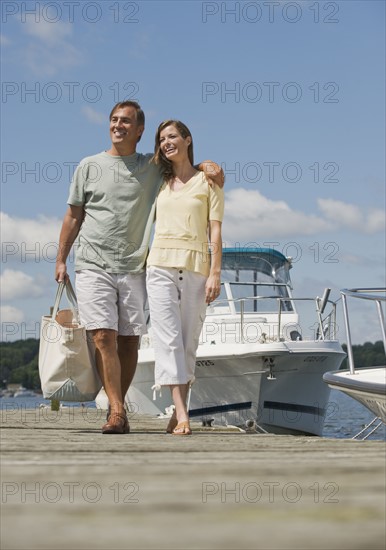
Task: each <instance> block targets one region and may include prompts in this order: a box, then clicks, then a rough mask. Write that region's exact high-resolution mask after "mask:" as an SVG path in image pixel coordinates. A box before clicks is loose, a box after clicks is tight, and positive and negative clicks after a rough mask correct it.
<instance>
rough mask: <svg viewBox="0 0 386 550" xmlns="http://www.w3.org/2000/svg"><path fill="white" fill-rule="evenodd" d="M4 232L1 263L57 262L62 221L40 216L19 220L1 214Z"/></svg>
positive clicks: (3, 213)
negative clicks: (16, 261)
mask: <svg viewBox="0 0 386 550" xmlns="http://www.w3.org/2000/svg"><path fill="white" fill-rule="evenodd" d="M0 227H1V231H2V249H1V254H2V262H4V263H7V262H10V261H15V260H18V261H21V262H22V263H25V262H36V263H37V262H40V261H47V262H49V263H50V264H51V265H52V264H53V263H54V262H55V257H56V253H57V250H58V240H59V232H60V227H61V220H59V219H58V218H49V217H46V216H38V218H36V219H26V218H24V219H23V218H16V217H12V216H9V215H8V214H6V213H5V212H1V213H0Z"/></svg>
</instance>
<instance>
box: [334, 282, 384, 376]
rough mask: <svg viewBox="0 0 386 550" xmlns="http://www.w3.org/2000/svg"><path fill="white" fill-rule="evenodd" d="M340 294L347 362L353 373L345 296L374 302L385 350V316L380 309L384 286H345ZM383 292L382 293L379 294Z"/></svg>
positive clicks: (352, 356) (352, 355) (353, 366)
mask: <svg viewBox="0 0 386 550" xmlns="http://www.w3.org/2000/svg"><path fill="white" fill-rule="evenodd" d="M340 293H341V295H342V304H343V316H344V324H345V327H346V337H347V356H348V364H349V368H350V374H355V365H354V354H353V351H352V341H351V330H350V321H349V315H348V307H347V298H348V297H350V298H359V299H360V300H370V301H372V302H375V304H376V309H377V313H378V319H379V324H380V327H381V331H382V338H383V346H384V348H385V351H386V331H385V317H384V314H383V309H382V302H386V288H384V287H373V288H351V289H348V288H345V289H343V290H341V291H340ZM380 293H383V294H380Z"/></svg>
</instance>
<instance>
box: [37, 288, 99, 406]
mask: <svg viewBox="0 0 386 550" xmlns="http://www.w3.org/2000/svg"><path fill="white" fill-rule="evenodd" d="M64 290H65V291H66V295H67V299H68V302H69V304H70V307H71V309H62V310H59V305H60V301H61V299H62V296H63V291H64ZM39 375H40V381H41V386H42V391H43V396H44V397H45V398H46V399H58V400H59V401H76V402H78V401H80V402H82V401H93V400H94V399H95V397H96V396H97V394H98V392H99V390H100V389H101V387H102V382H101V380H100V378H99V375H98V373H97V369H96V365H95V350H94V346H93V343H92V342H91V341H90V342H88V341H87V336H86V329H85V327H84V326H82V325H81V324H80V321H79V313H78V304H77V300H76V296H75V293H74V290H73V288H72V285H71V282H70V281H69V280H68V281H67V283H65V282H62V283H59V284H58V290H57V293H56V298H55V304H54V307H53V311H52V315H45V316H43V317H42V322H41V327H40V347H39Z"/></svg>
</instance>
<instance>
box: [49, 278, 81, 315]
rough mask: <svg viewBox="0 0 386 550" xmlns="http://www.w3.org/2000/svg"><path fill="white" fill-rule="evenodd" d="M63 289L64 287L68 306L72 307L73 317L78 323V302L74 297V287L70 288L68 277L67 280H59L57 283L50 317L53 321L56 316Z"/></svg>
mask: <svg viewBox="0 0 386 550" xmlns="http://www.w3.org/2000/svg"><path fill="white" fill-rule="evenodd" d="M64 289H66V296H67V300H68V301H69V303H70V307H71V309H72V312H73V314H74V317H75V319H76V321H77V323H79V311H78V302H77V299H76V295H75V292H74V289H73V288H72V284H71V281H70V279H67V281H61V282H60V283H59V284H58V290H57V291H56V296H55V303H54V307H53V310H52V317H51V318H52V320H53V321H54V320H55V318H56V315H57V313H58V311H59V305H60V301H61V299H62V296H63V291H64Z"/></svg>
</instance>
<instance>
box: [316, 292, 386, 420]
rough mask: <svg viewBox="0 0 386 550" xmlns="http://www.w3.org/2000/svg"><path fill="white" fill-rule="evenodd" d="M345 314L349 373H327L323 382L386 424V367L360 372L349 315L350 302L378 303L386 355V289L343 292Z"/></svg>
mask: <svg viewBox="0 0 386 550" xmlns="http://www.w3.org/2000/svg"><path fill="white" fill-rule="evenodd" d="M341 295H342V303H343V313H344V320H345V327H346V336H347V355H348V362H349V369H348V370H338V371H333V372H326V373H325V374H324V376H323V380H324V381H325V382H327V384H328V385H329V386H330V387H331V388H334V389H337V390H340V391H342V392H344V393H346V394H347V395H349V396H350V397H352V398H353V399H356V400H357V401H359V402H360V403H362V404H363V405H364V406H365V407H367V408H368V409H369V410H370V411H371V412H373V413H374V414H375V416H376V417H378V418H379V419H380V420H382V422H383V423H385V424H386V366H385V365H380V366H374V367H371V368H356V366H355V362H354V355H353V350H352V343H351V329H350V320H349V314H348V306H347V298H348V297H351V298H358V299H360V300H371V301H373V302H374V303H375V305H376V308H377V312H378V319H379V324H380V328H381V331H382V336H383V345H384V347H385V351H386V332H385V319H384V314H383V309H382V302H385V301H386V288H362V289H361V288H355V289H344V290H341Z"/></svg>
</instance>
